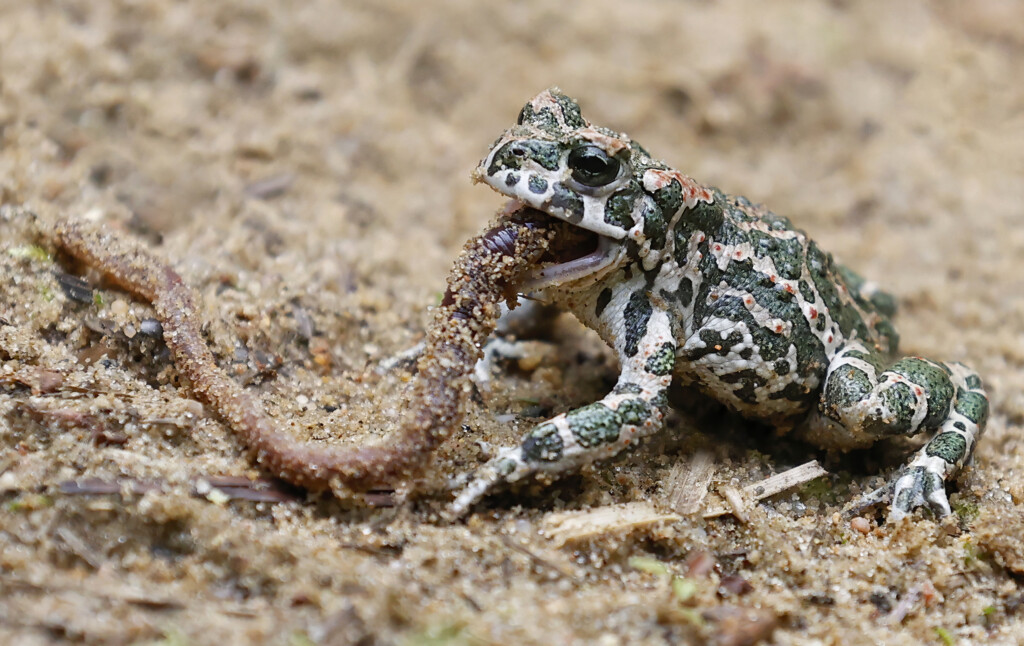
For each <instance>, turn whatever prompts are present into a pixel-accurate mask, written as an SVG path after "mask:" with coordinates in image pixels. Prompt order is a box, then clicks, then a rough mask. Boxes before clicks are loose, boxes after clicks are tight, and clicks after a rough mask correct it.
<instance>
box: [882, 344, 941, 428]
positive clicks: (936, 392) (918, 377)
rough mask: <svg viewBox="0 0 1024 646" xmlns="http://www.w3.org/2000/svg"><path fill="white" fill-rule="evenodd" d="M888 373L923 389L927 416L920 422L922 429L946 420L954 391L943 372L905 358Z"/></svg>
mask: <svg viewBox="0 0 1024 646" xmlns="http://www.w3.org/2000/svg"><path fill="white" fill-rule="evenodd" d="M889 371H891V372H894V373H896V374H898V375H902V376H903V377H906V378H907V379H908V380H909V381H910V382H911V383H913V384H917V385H918V386H920V387H921V388H923V389H924V391H925V396H926V397H927V398H928V414H927V415H925V418H924V420H923V421H922V422H921V424H922V426H923V427H924V428H932V427H935V426H938V425H939V424H941V423H942V422H943V420H945V419H946V417H947V416H948V415H949V407H950V404H951V403H952V401H953V395H954V394H955V393H956V390H955V388H954V386H953V383H952V382H951V381H950V380H949V375H948V374H947V373H946V371H945V370H943V369H942V368H940V367H939V366H938V365H936V364H934V363H932V362H931V361H926V360H924V359H917V358H915V357H907V358H905V359H900V360H899V361H897V362H896V363H894V364H893V365H892V367H891V368H889Z"/></svg>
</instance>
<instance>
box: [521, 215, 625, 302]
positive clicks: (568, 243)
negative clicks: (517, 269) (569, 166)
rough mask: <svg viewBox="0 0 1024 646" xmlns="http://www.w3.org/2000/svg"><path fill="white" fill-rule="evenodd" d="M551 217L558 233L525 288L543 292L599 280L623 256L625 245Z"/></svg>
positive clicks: (529, 277)
mask: <svg viewBox="0 0 1024 646" xmlns="http://www.w3.org/2000/svg"><path fill="white" fill-rule="evenodd" d="M548 217H549V218H551V220H552V222H551V224H552V226H554V227H556V229H557V233H556V235H555V237H554V240H552V242H551V245H550V247H549V248H548V250H547V252H545V254H544V255H543V256H542V257H541V259H540V262H539V266H538V267H537V269H536V270H534V271H533V272H531V273H530V274H529V275H528V277H527V279H526V282H525V283H524V284H523V286H522V287H523V289H524V290H526V291H541V290H543V289H546V288H548V287H553V286H557V285H563V284H566V283H573V282H576V281H580V280H583V279H586V278H598V277H600V276H601V275H602V274H603V273H604V272H603V270H605V269H607V268H609V267H612V266H614V265H616V264H617V262H618V261H619V260H620V258H621V257H622V254H623V253H624V249H623V245H622V244H621V243H620V242H619V241H617V240H615V239H613V238H609V237H606V236H603V235H599V234H597V233H594V232H593V231H590V230H587V229H584V228H582V227H578V226H576V225H574V224H571V223H569V222H566V221H565V220H562V219H560V218H555V217H553V216H550V215H549V216H548Z"/></svg>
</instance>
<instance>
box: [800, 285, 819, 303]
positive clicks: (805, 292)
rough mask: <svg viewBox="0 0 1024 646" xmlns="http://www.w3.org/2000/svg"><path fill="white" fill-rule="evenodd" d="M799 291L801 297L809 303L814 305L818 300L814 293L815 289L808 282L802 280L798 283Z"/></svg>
mask: <svg viewBox="0 0 1024 646" xmlns="http://www.w3.org/2000/svg"><path fill="white" fill-rule="evenodd" d="M796 286H797V289H799V290H800V295H801V296H803V297H804V300H805V301H807V302H808V303H813V302H814V301H815V300H817V295H816V294H815V293H814V288H812V287H811V284H810V283H809V282H807V281H806V280H801V281H800V282H799V283H797V285H796Z"/></svg>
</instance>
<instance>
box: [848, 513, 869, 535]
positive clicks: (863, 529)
mask: <svg viewBox="0 0 1024 646" xmlns="http://www.w3.org/2000/svg"><path fill="white" fill-rule="evenodd" d="M850 529H853V530H856V531H858V532H860V533H861V534H867V533H868V532H870V531H871V521H869V520H868V519H867V518H862V517H860V516H857V517H856V518H854V519H853V520H851V521H850Z"/></svg>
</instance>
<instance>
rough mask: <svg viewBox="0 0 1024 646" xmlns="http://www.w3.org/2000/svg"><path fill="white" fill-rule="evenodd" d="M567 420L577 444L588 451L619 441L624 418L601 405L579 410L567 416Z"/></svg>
mask: <svg viewBox="0 0 1024 646" xmlns="http://www.w3.org/2000/svg"><path fill="white" fill-rule="evenodd" d="M566 420H567V421H568V422H569V430H570V431H572V434H573V436H574V437H575V438H576V442H577V443H579V445H580V446H582V447H585V448H588V449H589V448H592V447H595V446H600V445H601V444H611V443H612V442H614V441H615V440H617V439H619V431H620V430H621V428H622V418H621V417H619V415H617V414H616V413H615V411H613V410H612V409H610V408H608V407H607V406H605V405H604V404H601V403H595V404H590V405H589V406H584V407H583V408H577V409H576V410H574V411H572V412H571V413H569V414H568V415H566Z"/></svg>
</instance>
